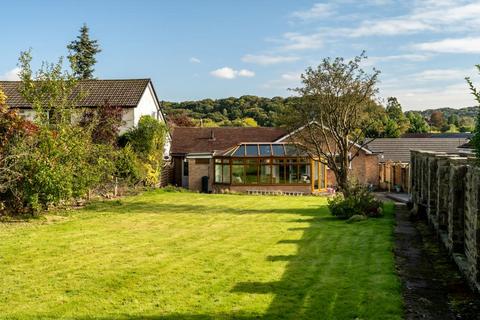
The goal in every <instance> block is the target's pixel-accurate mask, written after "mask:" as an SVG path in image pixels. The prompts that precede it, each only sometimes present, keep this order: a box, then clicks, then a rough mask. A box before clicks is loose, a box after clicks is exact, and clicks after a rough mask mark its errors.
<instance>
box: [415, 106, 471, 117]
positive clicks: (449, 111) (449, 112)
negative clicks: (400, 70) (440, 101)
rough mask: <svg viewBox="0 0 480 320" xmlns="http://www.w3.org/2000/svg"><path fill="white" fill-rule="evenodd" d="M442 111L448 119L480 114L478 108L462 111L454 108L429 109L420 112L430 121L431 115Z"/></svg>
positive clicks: (462, 109)
mask: <svg viewBox="0 0 480 320" xmlns="http://www.w3.org/2000/svg"><path fill="white" fill-rule="evenodd" d="M435 111H440V112H442V113H443V116H444V117H445V118H448V117H449V116H451V115H457V116H458V117H475V116H476V115H477V112H478V107H464V108H460V109H453V108H438V109H427V110H423V111H420V113H421V114H422V116H423V117H425V118H427V119H429V118H430V115H431V114H432V113H433V112H435Z"/></svg>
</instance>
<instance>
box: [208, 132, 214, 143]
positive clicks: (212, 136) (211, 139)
mask: <svg viewBox="0 0 480 320" xmlns="http://www.w3.org/2000/svg"><path fill="white" fill-rule="evenodd" d="M208 140H210V141H215V134H214V133H213V129H211V130H210V139H208Z"/></svg>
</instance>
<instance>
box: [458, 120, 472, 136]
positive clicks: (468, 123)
mask: <svg viewBox="0 0 480 320" xmlns="http://www.w3.org/2000/svg"><path fill="white" fill-rule="evenodd" d="M458 125H459V131H460V132H473V131H474V130H475V119H474V118H472V117H460V120H459V121H458Z"/></svg>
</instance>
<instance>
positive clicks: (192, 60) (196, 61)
mask: <svg viewBox="0 0 480 320" xmlns="http://www.w3.org/2000/svg"><path fill="white" fill-rule="evenodd" d="M188 61H190V63H200V62H201V61H200V59H198V58H195V57H191V58H190V59H188Z"/></svg>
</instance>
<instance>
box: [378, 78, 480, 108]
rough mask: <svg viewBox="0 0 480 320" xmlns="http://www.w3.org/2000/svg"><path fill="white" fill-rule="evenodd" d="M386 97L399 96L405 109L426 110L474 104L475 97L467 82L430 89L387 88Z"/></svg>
mask: <svg viewBox="0 0 480 320" xmlns="http://www.w3.org/2000/svg"><path fill="white" fill-rule="evenodd" d="M381 94H382V96H384V97H397V98H398V100H399V101H400V103H401V104H402V105H403V106H404V107H405V108H404V109H405V110H425V109H427V108H432V107H435V108H446V107H451V108H459V107H467V106H474V105H476V104H477V103H476V102H475V100H474V99H473V96H472V95H471V93H470V91H469V89H468V87H467V84H466V82H460V83H457V84H453V85H449V86H445V87H436V88H430V89H406V88H396V89H385V90H381Z"/></svg>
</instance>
